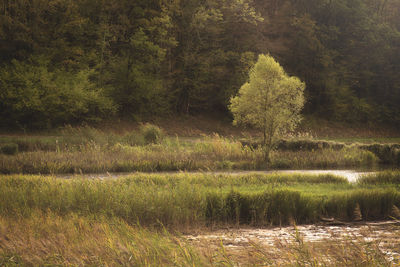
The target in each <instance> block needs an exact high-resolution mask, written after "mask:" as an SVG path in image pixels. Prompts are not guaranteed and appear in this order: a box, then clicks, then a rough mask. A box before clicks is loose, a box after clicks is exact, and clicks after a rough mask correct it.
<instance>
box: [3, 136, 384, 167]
mask: <svg viewBox="0 0 400 267" xmlns="http://www.w3.org/2000/svg"><path fill="white" fill-rule="evenodd" d="M107 144H109V143H107ZM377 161H378V159H377V157H376V156H374V154H373V153H372V152H369V151H364V150H360V149H358V148H355V147H354V148H345V149H342V150H333V149H324V150H321V151H318V152H313V151H297V152H293V151H275V152H273V153H272V155H271V163H270V164H267V163H266V162H265V161H264V156H263V153H262V149H261V148H258V149H252V148H250V147H249V146H243V145H242V144H241V143H240V142H238V141H234V140H232V139H227V138H222V137H219V136H217V135H215V136H211V137H205V138H204V139H203V140H201V141H196V140H192V141H186V142H182V141H181V140H180V139H179V138H166V139H164V140H163V141H162V142H161V143H158V144H148V145H128V144H123V143H115V144H114V145H111V146H110V145H106V146H104V145H99V144H98V143H96V142H94V141H93V142H88V143H84V144H81V145H80V146H79V149H69V150H68V149H64V150H61V149H60V150H57V151H33V152H22V153H18V154H16V155H0V173H3V174H12V173H26V174H39V173H40V174H61V173H105V172H132V171H146V172H154V171H178V170H185V171H191V170H260V169H261V170H262V169H288V168H339V167H361V166H372V165H374V164H376V163H377Z"/></svg>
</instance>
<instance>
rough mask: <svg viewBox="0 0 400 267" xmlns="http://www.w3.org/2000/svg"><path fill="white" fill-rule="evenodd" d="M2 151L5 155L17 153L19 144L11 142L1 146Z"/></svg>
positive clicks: (0, 150)
mask: <svg viewBox="0 0 400 267" xmlns="http://www.w3.org/2000/svg"><path fill="white" fill-rule="evenodd" d="M0 152H1V153H2V154H5V155H15V154H17V153H18V144H15V143H9V144H2V145H1V146H0Z"/></svg>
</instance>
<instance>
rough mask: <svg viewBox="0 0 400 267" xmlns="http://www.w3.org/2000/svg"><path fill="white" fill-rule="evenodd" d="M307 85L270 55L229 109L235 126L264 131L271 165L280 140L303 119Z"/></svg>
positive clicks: (260, 61)
mask: <svg viewBox="0 0 400 267" xmlns="http://www.w3.org/2000/svg"><path fill="white" fill-rule="evenodd" d="M304 88H305V84H304V83H303V82H301V81H300V79H299V78H297V77H290V76H289V75H287V74H286V73H285V71H284V69H283V68H282V67H281V65H280V64H279V63H278V62H276V61H275V60H274V58H272V57H271V56H269V55H260V56H259V57H258V61H257V63H256V64H255V65H254V67H253V68H252V69H251V70H250V73H249V82H247V83H245V84H243V85H242V87H241V88H240V90H239V93H238V95H236V96H235V97H232V99H231V104H230V106H229V108H230V110H231V112H232V114H233V116H234V121H233V123H234V124H249V125H252V126H253V127H255V128H257V129H259V130H261V131H262V134H263V149H264V153H265V154H264V155H265V159H266V161H267V162H269V161H270V151H271V150H272V148H273V146H274V144H275V143H276V140H277V138H279V137H281V136H282V135H283V134H285V133H287V132H288V131H291V130H293V129H294V128H295V127H296V125H297V124H298V123H299V122H300V120H301V115H300V111H301V109H302V108H303V105H304V96H303V92H304Z"/></svg>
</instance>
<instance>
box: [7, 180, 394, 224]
mask: <svg viewBox="0 0 400 267" xmlns="http://www.w3.org/2000/svg"><path fill="white" fill-rule="evenodd" d="M163 176H165V175H158V176H157V175H152V176H150V177H147V176H146V175H145V174H141V175H136V176H132V177H126V178H119V179H106V180H98V179H80V178H74V179H60V178H54V177H50V178H48V177H47V178H45V177H42V176H3V177H1V179H0V215H3V216H10V215H16V216H19V215H21V216H29V215H30V214H32V212H34V211H36V210H40V211H42V212H47V211H51V212H54V213H56V214H59V215H67V214H69V213H76V214H78V215H81V216H95V217H97V216H106V217H117V218H120V219H122V220H124V221H126V222H127V223H130V224H136V223H140V224H141V225H145V226H152V227H159V226H160V225H163V226H165V227H167V228H169V229H190V228H196V227H203V226H210V225H262V226H268V225H285V224H290V223H293V222H296V223H313V222H318V221H319V218H320V217H321V216H332V217H335V218H337V219H340V220H347V221H351V220H353V219H355V218H354V210H355V208H356V206H359V208H360V213H361V216H362V219H363V220H376V219H386V218H389V217H390V216H391V211H392V209H393V206H397V207H400V192H398V190H396V189H393V188H391V187H379V186H374V187H371V186H367V187H365V186H362V185H353V184H348V183H346V182H344V181H343V180H341V179H336V178H334V177H329V176H320V178H315V177H314V178H311V179H309V180H308V179H307V178H306V177H301V178H300V177H296V176H291V175H289V176H288V177H286V176H285V175H282V176H281V177H282V178H281V179H279V178H278V177H277V176H271V177H270V178H269V176H268V175H266V176H265V177H261V176H252V175H247V176H242V177H235V178H234V177H226V176H224V175H219V176H217V177H215V176H213V177H214V178H211V176H210V177H207V175H200V174H199V175H197V176H193V177H190V176H191V175H189V174H181V175H180V176H179V175H178V176H177V177H175V175H170V176H168V177H167V178H165V177H163ZM188 176H189V177H188ZM202 176H203V177H202ZM285 177H286V178H285ZM212 179H215V181H212ZM321 181H326V182H325V183H321Z"/></svg>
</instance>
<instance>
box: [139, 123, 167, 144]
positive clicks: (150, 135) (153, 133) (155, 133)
mask: <svg viewBox="0 0 400 267" xmlns="http://www.w3.org/2000/svg"><path fill="white" fill-rule="evenodd" d="M140 131H141V133H142V135H143V138H144V141H145V142H146V144H157V143H160V142H161V141H162V139H163V138H164V134H163V132H162V130H161V129H160V128H159V127H157V126H155V125H153V124H150V123H147V124H145V125H143V126H142V127H141V129H140Z"/></svg>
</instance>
